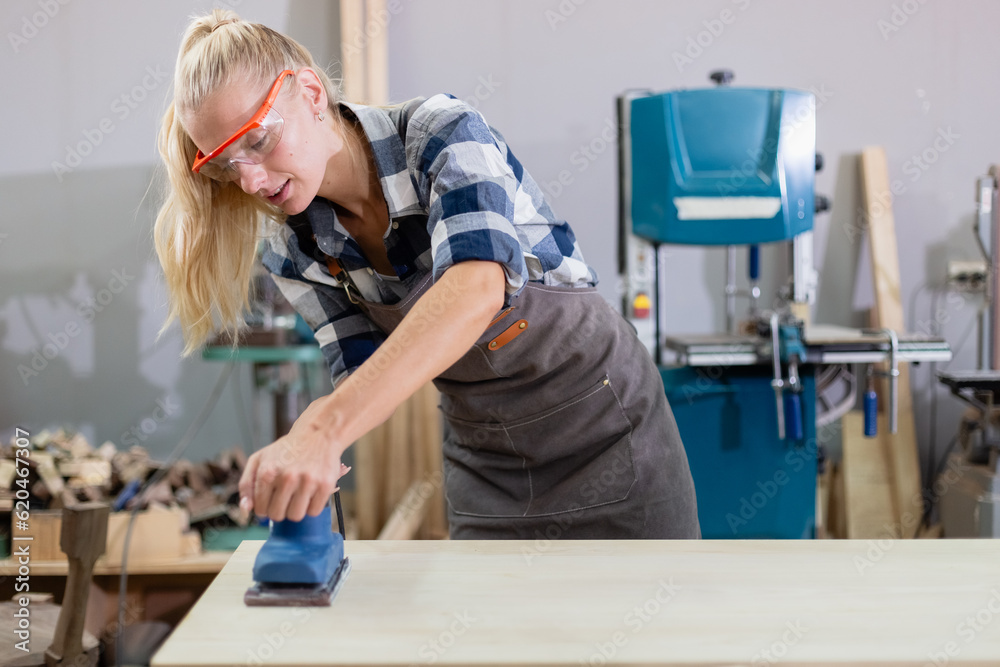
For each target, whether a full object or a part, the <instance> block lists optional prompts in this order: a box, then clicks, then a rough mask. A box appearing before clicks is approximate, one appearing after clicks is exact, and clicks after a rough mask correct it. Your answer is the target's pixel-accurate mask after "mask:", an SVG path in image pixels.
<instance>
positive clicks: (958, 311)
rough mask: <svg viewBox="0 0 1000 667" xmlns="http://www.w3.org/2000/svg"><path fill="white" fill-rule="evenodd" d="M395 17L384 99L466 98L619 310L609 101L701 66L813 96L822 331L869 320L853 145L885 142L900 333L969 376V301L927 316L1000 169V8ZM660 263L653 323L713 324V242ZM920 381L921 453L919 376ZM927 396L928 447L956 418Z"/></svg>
mask: <svg viewBox="0 0 1000 667" xmlns="http://www.w3.org/2000/svg"><path fill="white" fill-rule="evenodd" d="M397 6H398V8H399V10H398V11H397V12H396V13H395V14H393V15H391V17H390V20H389V22H388V30H389V37H390V57H389V62H390V92H391V96H392V99H394V100H397V101H399V100H404V99H408V98H410V97H414V96H418V95H428V94H432V93H435V92H440V91H444V92H450V93H452V94H453V95H455V96H457V97H460V98H463V99H467V100H469V101H470V102H472V103H473V104H475V105H476V106H478V108H479V109H480V110H481V111H482V112H483V113H484V114H485V116H486V118H487V120H488V121H489V122H490V123H491V124H493V125H495V126H496V127H497V128H499V129H500V130H501V132H503V133H504V136H505V137H506V139H507V140H508V143H509V144H510V145H511V147H512V149H513V151H514V152H515V154H516V155H517V156H518V158H519V159H520V160H521V162H522V163H523V164H524V165H525V168H526V169H528V171H530V172H531V173H532V175H533V176H534V177H535V179H536V180H537V181H539V183H541V184H542V186H543V188H544V189H546V190H547V191H548V193H549V195H550V197H551V200H552V204H553V207H554V209H555V211H556V213H557V214H559V215H560V216H562V217H564V218H565V219H566V220H568V221H569V222H570V223H571V224H572V225H573V227H574V229H575V231H576V232H577V236H578V237H579V240H580V243H581V245H582V247H583V250H584V254H585V256H586V257H587V259H588V260H589V261H590V263H591V264H592V265H593V266H594V267H595V268H596V269H597V270H598V272H599V274H600V276H601V278H602V282H601V285H600V289H601V293H602V294H603V295H604V296H605V298H607V299H609V300H611V301H613V302H615V303H617V301H618V298H617V297H618V291H617V290H618V286H619V281H618V278H617V275H616V272H617V268H616V264H615V230H616V212H617V194H616V192H617V191H616V179H617V173H616V156H615V147H614V144H613V141H610V140H609V139H613V137H614V129H613V122H614V113H615V112H614V104H615V97H616V96H617V95H619V94H621V93H622V92H624V91H625V90H627V89H630V88H644V89H652V90H656V91H663V90H668V89H674V88H682V87H690V88H700V87H705V86H708V85H711V84H710V82H709V80H708V74H709V72H711V71H712V70H715V69H720V68H729V69H732V70H734V71H735V74H736V79H735V82H734V85H739V86H752V87H775V88H801V89H808V90H812V91H814V92H815V93H816V98H817V143H818V149H819V151H820V152H821V153H823V154H824V156H825V158H826V168H825V170H824V171H823V172H822V173H820V174H819V175H818V178H817V188H816V189H817V192H818V193H823V194H827V195H828V196H830V197H831V198H832V203H833V211H832V213H830V214H826V215H820V216H818V218H817V222H816V228H815V256H816V264H817V268H818V270H819V272H820V287H819V295H818V300H817V303H816V307H815V309H814V313H815V318H814V319H815V321H818V322H822V323H831V324H841V325H849V326H861V325H864V324H866V322H865V317H864V315H863V313H864V312H865V311H867V309H868V308H869V307H871V305H872V304H873V303H874V292H873V289H872V281H871V274H870V269H869V258H868V255H867V249H866V247H865V246H866V245H867V242H866V241H864V238H865V231H864V229H863V227H862V226H861V224H860V222H859V220H860V219H859V210H860V209H859V207H860V195H859V184H858V174H857V158H858V155H859V154H860V151H861V149H862V148H863V147H865V146H869V145H874V144H881V145H883V146H885V148H886V151H887V154H888V159H889V169H890V177H891V179H893V180H900V181H901V182H902V184H903V187H904V188H905V190H904V191H903V192H902V194H900V195H899V196H898V197H897V198H896V200H895V202H894V212H895V219H896V225H897V234H898V239H899V254H900V270H901V274H902V283H903V297H904V308H905V310H906V314H907V318H908V320H909V322H910V329H911V330H915V331H923V332H928V333H929V332H932V331H934V330H935V328H937V329H939V330H940V331H941V332H942V334H943V335H945V336H946V338H947V339H948V340H949V342H950V343H951V345H952V346H953V347H954V348H956V359H955V360H954V361H953V362H952V363H951V365H950V367H951V368H953V369H962V368H973V367H974V365H975V363H976V361H975V347H976V344H975V332H974V330H970V329H969V327H970V326H972V325H973V324H974V318H975V314H976V309H977V307H978V305H979V304H980V299H979V297H977V296H958V295H951V296H950V297H949V296H947V295H944V294H938V298H937V300H938V303H939V308H938V313H937V314H936V315H935V316H933V317H932V316H931V314H930V308H931V302H932V298H933V295H934V290H935V288H936V286H940V285H941V283H943V281H944V277H945V267H946V261H947V260H948V259H978V254H977V252H976V250H975V242H974V240H973V235H972V231H971V224H972V219H973V213H974V210H975V208H974V206H975V201H974V193H975V180H976V178H977V177H978V176H979V175H981V174H984V173H986V171H987V169H988V167H989V165H990V163H991V161H998V160H1000V139H998V137H997V133H996V132H995V130H994V126H995V120H994V117H995V115H996V114H995V110H994V109H995V107H994V104H993V102H994V101H996V100H997V98H998V94H997V92H996V91H995V87H994V86H993V85H992V83H993V82H994V81H996V80H997V76H998V73H1000V72H998V70H1000V64H998V61H997V59H996V57H995V54H994V52H993V46H992V45H993V43H994V41H995V40H994V36H995V26H997V25H1000V3H995V2H989V1H988V0H978V1H977V0H962V1H960V2H948V3H944V2H926V1H925V0H847V1H844V2H826V1H819V0H806V1H797V2H791V1H787V0H786V1H784V2H775V1H771V2H763V1H761V0H712V1H709V2H703V1H699V2H677V1H674V2H662V1H658V0H626V1H620V2H601V1H598V0H589V1H585V0H541V1H537V0H491V1H481V2H476V3H468V2H461V1H460V0H420V1H419V2H417V1H407V0H402V2H400V3H397ZM561 173H562V174H563V179H562V180H563V184H560V182H559V179H560V174H561ZM663 252H664V254H665V261H664V267H665V269H666V271H665V275H664V278H663V294H664V305H665V310H666V313H665V330H666V331H667V332H670V333H691V332H705V333H707V332H712V331H718V330H721V329H722V327H724V322H725V320H724V309H723V307H724V306H723V303H724V302H723V299H722V298H721V295H722V289H723V285H724V279H725V264H724V251H723V250H721V249H712V250H706V249H700V248H694V249H692V248H683V247H670V248H665V249H664V250H663ZM740 254H741V255H742V254H743V253H740ZM741 259H742V258H741ZM762 266H763V267H764V268H763V270H764V271H770V272H771V275H770V276H769V277H770V281H769V282H767V281H766V282H765V283H764V285H763V286H762V287H763V289H764V294H765V295H768V297H769V296H770V295H773V293H774V287H775V282H774V278H775V274H779V275H780V276H782V277H783V276H784V275H785V271H786V268H785V267H786V266H787V262H786V260H785V256H784V253H783V251H780V250H779V248H768V249H767V250H766V252H765V254H764V260H763V261H762ZM772 267H773V268H772ZM740 275H741V276H743V275H745V269H743V268H741V269H740ZM765 303H767V299H765ZM744 307H745V302H744V305H741V306H740V308H741V312H742V309H743V308H744ZM912 378H913V386H914V391H915V395H914V400H915V405H916V407H915V409H916V413H917V425H918V429H919V430H920V432H921V444H922V446H923V447H924V448H925V449H926V448H927V446H928V443H929V441H930V438H929V437H928V434H929V432H930V431H929V424H928V420H929V414H930V411H929V410H928V409H927V408H928V404H929V402H930V397H931V391H932V387H933V382H932V380H931V375H930V369H929V368H927V367H925V368H919V369H917V370H915V371H914V372H913V373H912ZM934 390H936V391H938V393H939V394H940V400H939V401H938V404H939V418H938V429H937V430H938V433H939V435H938V438H937V452H938V455H940V453H941V450H942V448H943V447H944V445H945V443H947V442H948V440H949V439H950V438H951V436H952V435H953V434H954V432H955V429H956V427H957V418H958V415H959V414H960V412H961V407H960V406H959V405H958V402H957V401H956V400H954V399H952V398H949V397H948V394H947V392H945V391H942V390H937V389H936V388H935V389H934Z"/></svg>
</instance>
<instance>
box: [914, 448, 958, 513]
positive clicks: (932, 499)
mask: <svg viewBox="0 0 1000 667" xmlns="http://www.w3.org/2000/svg"><path fill="white" fill-rule="evenodd" d="M957 443H958V435H957V434H956V435H955V437H953V438H952V439H951V442H949V443H948V448H947V449H945V450H944V456H942V457H941V462H940V463H939V464H937V465H936V466H934V476H933V478H932V479H931V480H930V482H929V484H928V487H927V491H926V492H925V496H924V499H925V501H926V502H925V503H924V515H923V516H922V517H921V518H920V525H921V526H926V525H928V521H930V518H931V514H932V513H933V511H934V507H935V506H936V505H937V501H938V500H939V498H938V497H937V495H936V494H935V493H934V484H936V483H937V479H938V477H940V476H941V473H942V471H944V467H945V465H946V464H947V463H948V457H949V456H950V455H951V450H952V449H954V448H955V445H956V444H957Z"/></svg>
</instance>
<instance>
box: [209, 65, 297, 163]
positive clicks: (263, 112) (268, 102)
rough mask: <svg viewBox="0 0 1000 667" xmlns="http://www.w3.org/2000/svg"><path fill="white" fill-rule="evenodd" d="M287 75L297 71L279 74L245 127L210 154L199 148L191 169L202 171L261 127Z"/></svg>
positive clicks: (288, 70)
mask: <svg viewBox="0 0 1000 667" xmlns="http://www.w3.org/2000/svg"><path fill="white" fill-rule="evenodd" d="M286 76H295V72H294V71H292V70H290V69H286V70H284V71H283V72H282V73H281V74H279V75H278V78H277V79H275V81H274V84H273V85H272V86H271V90H270V91H268V93H267V99H265V100H264V104H262V105H261V107H260V109H258V110H257V113H255V114H254V115H253V117H252V118H251V119H250V120H248V121H247V122H246V124H244V125H243V127H241V128H240V129H239V130H237V131H236V134H234V135H233V136H231V137H229V138H228V139H226V140H225V141H224V142H223V143H222V145H221V146H219V147H218V148H216V149H215V150H214V151H212V152H211V153H209V154H208V155H204V154H202V152H201V151H200V150H199V151H198V154H197V155H195V156H194V165H193V166H192V167H191V171H193V172H195V173H198V172H200V171H201V168H202V167H204V166H205V164H207V163H208V162H210V161H211V160H213V159H215V158H217V157H219V155H221V154H222V151H224V150H226V149H227V148H229V147H230V146H232V145H233V144H234V143H235V142H236V141H238V140H239V138H240V137H242V136H243V135H244V134H246V133H247V132H249V131H250V130H252V129H254V128H255V127H260V123H261V121H262V120H264V117H265V116H267V114H268V112H269V111H270V110H271V107H272V106H274V101H275V100H276V99H278V93H279V92H280V91H281V84H282V83H284V82H285V77H286Z"/></svg>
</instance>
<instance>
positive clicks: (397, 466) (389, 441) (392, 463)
mask: <svg viewBox="0 0 1000 667" xmlns="http://www.w3.org/2000/svg"><path fill="white" fill-rule="evenodd" d="M414 403H415V400H414V398H413V397H410V398H409V399H408V400H406V401H403V403H402V404H401V405H400V406H399V407H398V408H396V410H395V412H393V414H392V416H391V417H389V420H388V421H387V422H386V424H385V443H386V444H385V468H384V478H385V484H384V485H383V488H382V493H383V501H382V507H383V509H384V511H385V514H384V516H383V522H382V523H383V525H384V524H385V522H386V521H388V520H389V515H390V514H392V512H393V511H394V508H395V507H396V505H397V504H399V502H400V501H401V500H402V499H403V496H404V495H406V491H407V489H408V488H409V487H410V484H411V482H412V481H413V467H412V454H411V450H412V443H413V428H412V424H411V421H410V415H411V412H412V411H413V410H412V409H413V407H414Z"/></svg>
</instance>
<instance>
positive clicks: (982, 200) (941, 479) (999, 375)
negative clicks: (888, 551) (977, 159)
mask: <svg viewBox="0 0 1000 667" xmlns="http://www.w3.org/2000/svg"><path fill="white" fill-rule="evenodd" d="M998 195H1000V165H993V166H992V167H990V170H989V174H987V175H986V176H982V177H981V178H979V179H978V181H977V182H976V208H977V215H976V218H975V224H974V228H973V232H974V234H975V238H976V243H977V245H978V247H979V250H980V252H981V253H982V256H983V263H982V268H981V269H980V268H976V269H975V270H973V271H972V274H973V275H976V274H980V273H981V274H982V275H983V276H984V277H985V280H984V281H982V282H983V283H984V286H985V296H986V302H987V303H988V306H989V307H988V309H986V310H980V317H979V322H978V325H979V327H978V328H979V336H978V339H979V345H978V346H977V348H978V349H977V352H978V354H977V368H976V370H972V371H957V372H956V371H949V372H941V373H938V380H939V381H940V382H941V383H942V384H944V385H945V386H947V387H948V388H949V389H950V390H951V393H952V394H953V395H954V396H956V397H957V398H959V399H960V400H962V401H963V402H964V403H966V404H968V406H969V409H968V410H966V412H965V414H964V415H963V417H962V420H961V424H960V425H959V429H958V433H957V434H956V435H955V438H954V439H953V440H952V445H951V446H950V447H949V448H948V450H947V451H946V452H945V456H944V457H943V459H942V463H941V464H940V465H939V466H937V469H936V470H935V471H934V478H933V479H932V480H931V491H932V496H931V497H932V498H933V499H935V500H938V501H939V502H940V512H941V523H942V525H943V527H944V534H945V535H946V536H947V537H1000V282H998V281H1000V253H998V252H997V249H998V248H1000V208H998V203H1000V202H998V198H1000V196H998ZM984 230H985V231H988V233H989V248H987V247H986V244H985V243H984V242H983V232H984ZM968 264H972V265H976V264H977V263H976V262H970V263H968ZM976 278H977V279H976V280H975V281H974V282H976V283H978V282H979V281H978V276H976ZM956 446H957V449H956ZM953 449H956V451H952V450H953Z"/></svg>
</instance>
